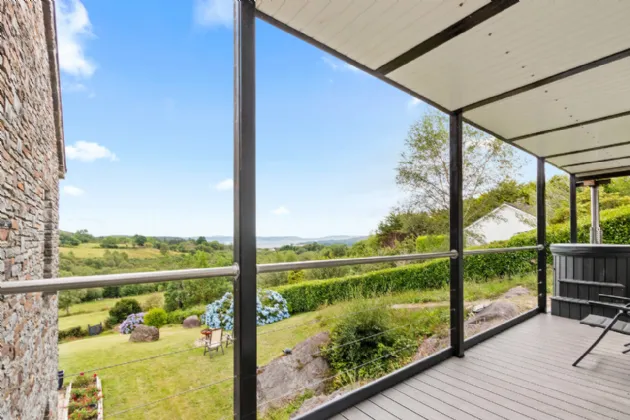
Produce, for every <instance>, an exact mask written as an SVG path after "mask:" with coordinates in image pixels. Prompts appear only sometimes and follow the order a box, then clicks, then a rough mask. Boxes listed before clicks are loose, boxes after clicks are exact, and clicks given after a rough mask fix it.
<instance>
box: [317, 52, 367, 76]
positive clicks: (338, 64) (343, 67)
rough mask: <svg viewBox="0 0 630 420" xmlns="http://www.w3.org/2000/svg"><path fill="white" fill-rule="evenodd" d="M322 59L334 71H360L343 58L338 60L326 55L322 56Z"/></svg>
mask: <svg viewBox="0 0 630 420" xmlns="http://www.w3.org/2000/svg"><path fill="white" fill-rule="evenodd" d="M322 61H323V62H324V63H326V65H327V66H328V67H330V68H331V69H333V70H334V71H351V72H353V73H355V72H359V71H360V70H359V69H358V68H356V67H354V66H351V65H350V64H348V63H344V62H343V61H341V60H337V59H336V58H332V57H329V56H326V55H325V56H323V57H322Z"/></svg>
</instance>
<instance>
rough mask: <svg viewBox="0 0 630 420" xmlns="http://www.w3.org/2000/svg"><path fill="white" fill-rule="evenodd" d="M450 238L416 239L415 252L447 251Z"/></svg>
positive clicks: (432, 236)
mask: <svg viewBox="0 0 630 420" xmlns="http://www.w3.org/2000/svg"><path fill="white" fill-rule="evenodd" d="M449 246H450V238H449V236H448V235H428V236H418V237H417V238H416V252H418V253H424V252H439V251H448V248H449Z"/></svg>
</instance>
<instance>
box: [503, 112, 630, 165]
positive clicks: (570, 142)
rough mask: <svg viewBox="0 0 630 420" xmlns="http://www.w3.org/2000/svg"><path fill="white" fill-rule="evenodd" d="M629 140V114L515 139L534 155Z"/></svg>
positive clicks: (582, 148) (549, 154)
mask: <svg viewBox="0 0 630 420" xmlns="http://www.w3.org/2000/svg"><path fill="white" fill-rule="evenodd" d="M627 141H630V116H626V117H620V118H613V119H610V120H605V121H601V122H598V123H594V124H588V125H582V126H578V127H574V128H570V129H567V130H560V131H554V132H551V133H547V134H542V135H539V136H534V137H528V138H526V139H523V140H518V141H515V142H514V143H515V144H517V145H518V146H520V147H522V148H524V149H526V150H529V151H530V152H532V153H533V154H535V155H536V156H542V157H546V156H553V155H557V154H561V153H571V152H576V151H578V150H584V149H590V148H593V147H601V146H609V145H613V144H616V143H624V142H627Z"/></svg>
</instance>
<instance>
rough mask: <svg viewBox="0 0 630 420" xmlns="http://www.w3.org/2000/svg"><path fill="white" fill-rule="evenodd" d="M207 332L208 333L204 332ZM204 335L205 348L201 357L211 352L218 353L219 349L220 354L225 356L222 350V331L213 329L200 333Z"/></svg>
mask: <svg viewBox="0 0 630 420" xmlns="http://www.w3.org/2000/svg"><path fill="white" fill-rule="evenodd" d="M206 331H208V332H206ZM201 333H202V334H204V335H205V347H204V349H203V355H204V356H205V355H206V352H207V353H210V352H211V351H216V352H217V354H218V353H219V349H221V354H225V351H224V350H223V329H221V328H214V329H211V330H204V331H202V332H201Z"/></svg>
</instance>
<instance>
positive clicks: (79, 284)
mask: <svg viewBox="0 0 630 420" xmlns="http://www.w3.org/2000/svg"><path fill="white" fill-rule="evenodd" d="M542 249H543V246H542V245H533V246H522V247H514V248H488V249H473V250H465V251H464V256H466V255H480V254H496V253H504V252H518V251H528V250H539V251H540V250H542ZM457 256H458V254H457V251H445V252H434V253H427V254H404V255H384V256H376V257H363V258H338V259H330V260H314V261H296V262H287V263H273V264H258V265H257V273H258V274H264V273H276V272H282V271H293V270H310V269H314V268H328V267H341V266H346V265H361V264H378V263H384V262H396V261H421V260H430V259H436V258H457ZM238 274H239V267H238V264H233V265H231V266H227V267H210V268H193V269H184V270H171V271H154V272H142V273H121V274H105V275H96V276H83V277H61V278H53V279H44V280H28V281H6V282H0V296H4V295H9V294H17V293H30V292H44V293H54V292H58V291H60V290H72V289H87V288H92V287H105V286H123V285H127V284H143V283H161V282H166V281H179V280H193V279H201V278H213V277H233V276H237V275H238Z"/></svg>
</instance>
